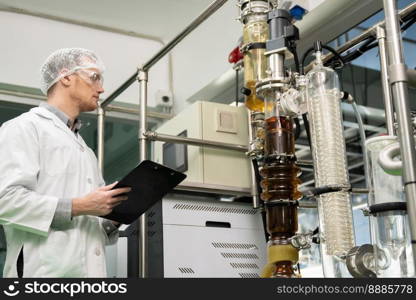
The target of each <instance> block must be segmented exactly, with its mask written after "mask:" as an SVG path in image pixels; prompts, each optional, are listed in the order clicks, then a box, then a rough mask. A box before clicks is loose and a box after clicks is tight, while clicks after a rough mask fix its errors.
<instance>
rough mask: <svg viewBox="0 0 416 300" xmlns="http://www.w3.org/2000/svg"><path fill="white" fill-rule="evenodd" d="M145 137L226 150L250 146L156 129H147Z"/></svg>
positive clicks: (237, 149)
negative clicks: (190, 136)
mask: <svg viewBox="0 0 416 300" xmlns="http://www.w3.org/2000/svg"><path fill="white" fill-rule="evenodd" d="M143 135H144V136H145V138H148V139H149V140H151V141H160V142H169V143H177V144H186V145H192V146H206V147H211V148H219V149H224V150H233V151H240V152H247V151H248V148H247V146H244V145H234V144H228V143H220V142H214V141H207V140H201V139H194V138H189V137H181V136H175V135H168V134H161V133H157V132H154V131H147V132H145V133H143Z"/></svg>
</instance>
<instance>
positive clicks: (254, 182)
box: [247, 110, 260, 209]
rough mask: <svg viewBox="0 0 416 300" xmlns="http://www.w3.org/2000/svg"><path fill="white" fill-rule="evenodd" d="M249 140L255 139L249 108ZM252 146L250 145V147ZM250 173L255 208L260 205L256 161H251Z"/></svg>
mask: <svg viewBox="0 0 416 300" xmlns="http://www.w3.org/2000/svg"><path fill="white" fill-rule="evenodd" d="M247 113H248V122H249V124H248V140H249V142H250V143H251V142H252V141H253V126H252V124H251V119H252V118H251V112H250V111H249V110H248V111H247ZM249 148H250V147H249ZM253 159H255V158H250V157H249V160H253ZM250 175H251V197H252V198H253V208H256V209H257V208H259V207H260V196H259V192H258V186H257V178H256V171H255V170H254V162H253V161H250Z"/></svg>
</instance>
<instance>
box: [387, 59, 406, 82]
mask: <svg viewBox="0 0 416 300" xmlns="http://www.w3.org/2000/svg"><path fill="white" fill-rule="evenodd" d="M406 70H407V67H406V65H405V64H403V63H400V64H391V65H390V66H389V75H390V77H389V82H390V84H393V83H396V82H407V73H406Z"/></svg>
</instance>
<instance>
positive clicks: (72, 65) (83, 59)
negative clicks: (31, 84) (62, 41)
mask: <svg viewBox="0 0 416 300" xmlns="http://www.w3.org/2000/svg"><path fill="white" fill-rule="evenodd" d="M89 68H94V69H98V70H99V71H100V72H101V73H102V72H104V64H103V62H102V61H101V59H100V58H99V57H98V56H97V55H96V54H95V53H94V52H92V51H91V50H87V49H82V48H64V49H59V50H57V51H55V52H53V53H52V54H51V55H49V57H48V58H47V59H46V61H45V62H44V64H43V66H42V67H41V69H40V73H41V84H40V89H41V91H42V92H43V93H44V94H45V95H46V94H47V92H48V90H49V88H50V87H51V86H52V85H54V84H55V83H56V82H57V81H59V79H61V78H62V77H64V76H68V75H70V74H72V73H74V72H76V71H77V70H80V69H89Z"/></svg>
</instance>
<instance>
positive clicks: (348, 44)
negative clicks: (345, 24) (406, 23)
mask: <svg viewBox="0 0 416 300" xmlns="http://www.w3.org/2000/svg"><path fill="white" fill-rule="evenodd" d="M414 10H416V2H414V3H412V4H410V5H408V6H407V7H405V8H404V9H402V10H401V11H400V12H399V14H398V18H400V19H401V18H403V17H406V16H407V15H408V14H410V13H412V12H413V11H414ZM384 24H385V21H381V22H378V23H377V24H375V25H374V26H372V27H370V28H369V29H367V30H366V31H364V32H363V33H361V34H360V35H358V36H356V37H355V38H353V39H351V40H349V41H347V42H346V43H345V44H344V45H342V46H341V47H339V48H337V49H335V50H336V52H338V53H343V52H345V51H347V50H348V49H351V48H352V47H354V46H356V45H358V44H359V43H361V42H362V41H364V40H365V39H366V38H368V37H369V36H371V35H375V33H376V30H377V27H380V26H384ZM333 57H334V54H332V53H331V52H329V53H328V54H326V55H323V56H322V62H323V63H324V64H325V63H326V62H328V61H329V60H330V59H332V58H333ZM313 63H314V61H312V62H311V63H310V64H309V65H308V66H307V67H305V73H306V72H309V71H310V70H311V69H312V67H313Z"/></svg>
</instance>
